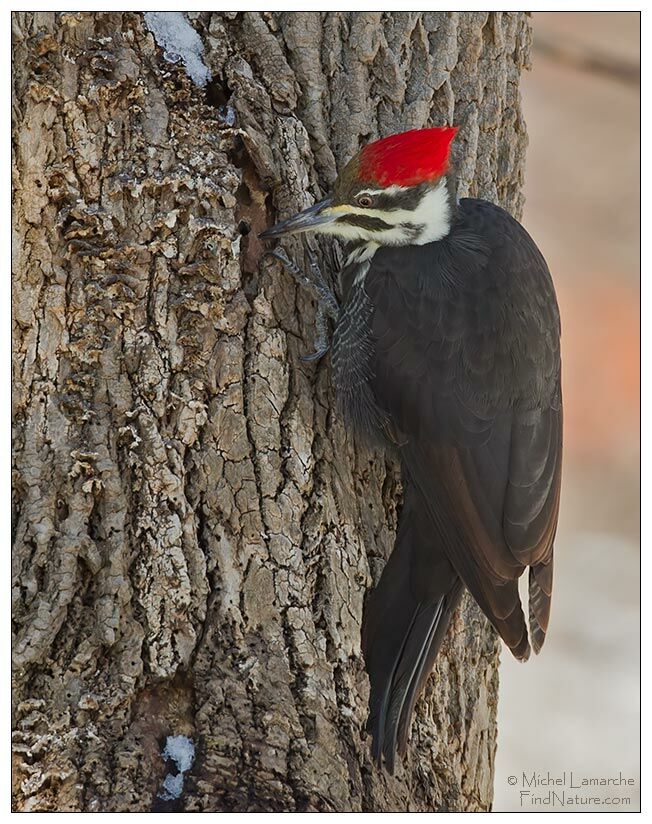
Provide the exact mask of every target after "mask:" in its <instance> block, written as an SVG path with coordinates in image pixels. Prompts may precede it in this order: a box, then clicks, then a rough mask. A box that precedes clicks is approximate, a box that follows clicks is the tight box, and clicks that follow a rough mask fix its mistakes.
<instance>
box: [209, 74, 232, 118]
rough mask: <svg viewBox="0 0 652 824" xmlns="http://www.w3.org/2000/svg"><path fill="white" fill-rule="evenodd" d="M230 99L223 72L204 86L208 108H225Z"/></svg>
mask: <svg viewBox="0 0 652 824" xmlns="http://www.w3.org/2000/svg"><path fill="white" fill-rule="evenodd" d="M230 97H231V89H229V86H228V84H227V82H226V76H225V75H224V73H223V72H222V74H221V75H218V76H216V77H214V78H213V79H212V80H211V81H210V82H209V83H207V84H206V102H207V103H208V105H209V106H215V108H216V109H217V108H220V107H225V106H226V104H227V103H228V101H229V98H230Z"/></svg>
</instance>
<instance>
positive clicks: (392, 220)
mask: <svg viewBox="0 0 652 824" xmlns="http://www.w3.org/2000/svg"><path fill="white" fill-rule="evenodd" d="M456 132H457V128H455V127H437V128H431V129H412V130H411V131H409V132H402V133H401V134H395V135H391V136H390V137H385V138H383V139H382V140H376V141H375V142H374V143H369V144H368V145H367V146H365V147H364V148H363V149H361V150H360V151H359V152H358V154H357V155H356V156H355V157H354V158H352V159H351V160H350V161H349V162H348V163H347V165H346V166H345V167H344V169H343V170H342V172H341V173H340V175H339V177H338V178H337V180H336V181H335V186H334V188H333V193H332V195H331V197H327V198H326V199H325V200H321V201H319V203H315V205H314V206H310V207H309V208H308V209H304V211H303V212H299V214H297V215H295V216H294V217H291V218H289V219H288V220H284V221H283V222H282V223H278V224H276V226H273V227H272V228H271V229H268V230H267V231H265V232H263V233H262V234H261V237H262V238H275V237H281V236H282V235H290V234H296V233H298V232H306V231H311V230H312V231H315V232H322V233H324V234H329V235H335V236H336V237H339V238H341V239H342V240H349V241H357V242H358V243H377V244H379V245H382V246H403V245H407V244H417V245H418V244H423V243H430V242H432V241H435V240H440V239H441V238H442V237H445V236H446V235H447V234H448V231H449V229H450V224H451V218H452V203H453V199H452V194H451V192H450V191H449V187H448V177H447V171H448V167H449V158H450V148H451V142H452V140H453V138H454V137H455V133H456Z"/></svg>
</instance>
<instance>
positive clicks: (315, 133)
mask: <svg viewBox="0 0 652 824" xmlns="http://www.w3.org/2000/svg"><path fill="white" fill-rule="evenodd" d="M190 17H191V20H192V23H193V26H194V27H195V29H196V30H197V31H198V32H199V34H200V36H201V38H202V40H203V43H204V48H205V53H204V60H205V62H206V64H207V65H208V67H209V68H210V70H211V72H212V76H213V80H212V82H211V83H210V84H209V86H208V88H207V90H202V89H200V88H198V87H197V86H196V85H195V84H194V83H193V82H192V81H191V79H190V78H189V77H188V75H187V73H186V71H185V69H184V66H183V65H182V64H181V63H179V62H171V60H170V58H172V60H174V58H173V57H172V56H171V55H169V54H168V55H166V56H164V53H163V50H162V49H161V48H160V47H159V46H158V45H157V44H156V42H155V39H154V37H153V35H152V34H151V33H150V32H149V31H148V29H147V27H146V25H145V22H144V19H143V16H142V15H141V14H138V13H124V14H122V13H64V14H59V13H18V14H14V16H13V25H14V97H13V114H14V131H13V138H14V154H13V161H14V165H13V173H14V179H13V184H14V213H13V221H14V246H13V252H14V258H13V260H14V270H13V271H14V281H13V323H14V327H13V334H14V337H13V356H14V361H13V366H14V392H13V421H14V483H13V492H14V500H13V502H14V549H13V595H14V600H13V618H14V629H15V640H14V647H13V651H14V670H13V675H14V699H15V704H14V728H15V733H14V750H15V756H14V758H15V761H14V766H15V770H14V776H15V783H14V799H15V802H14V803H15V806H16V808H17V809H20V810H122V811H124V810H150V809H171V808H177V809H184V810H408V809H409V810H439V809H450V810H482V809H487V808H489V806H490V804H491V798H492V780H493V758H494V752H495V746H496V724H495V717H496V701H497V683H498V678H497V665H498V645H497V642H496V640H495V636H494V633H493V631H492V630H491V629H490V628H489V626H488V625H487V623H486V621H485V620H484V618H483V617H482V616H481V614H480V613H479V611H478V609H477V608H476V607H475V605H474V604H472V603H471V602H470V601H469V600H468V599H467V600H465V602H464V604H463V606H462V608H461V610H460V611H459V614H458V615H456V617H455V618H454V620H453V624H452V627H451V632H450V633H449V637H448V640H447V641H446V642H445V646H444V649H443V651H442V653H441V655H440V657H439V661H438V664H437V667H436V669H435V672H434V675H433V676H432V677H431V679H430V681H429V684H428V687H427V689H426V691H425V694H424V696H423V698H422V699H421V700H420V701H419V703H418V706H417V709H416V713H415V720H414V723H413V726H412V736H411V743H410V748H409V757H408V758H407V760H406V762H405V764H404V765H403V766H401V767H400V768H399V769H398V771H397V774H396V775H395V776H394V777H391V776H388V775H386V774H383V773H380V772H378V771H377V770H375V769H374V768H373V767H372V765H371V763H370V758H369V753H368V743H369V742H368V739H367V737H366V734H365V732H364V724H365V719H366V704H367V697H368V684H367V680H366V675H365V672H364V667H363V661H362V658H361V654H360V622H361V615H362V608H363V600H364V596H365V592H366V591H367V590H368V589H369V587H371V586H372V584H373V581H374V580H377V578H378V576H379V573H380V570H381V568H382V565H383V563H384V560H385V558H386V557H387V555H388V553H389V552H390V550H391V547H392V541H393V537H394V529H395V525H396V514H397V507H398V506H399V505H400V484H399V481H398V473H397V468H396V466H395V465H394V463H393V462H392V460H391V459H390V458H387V457H385V456H384V455H383V453H382V452H380V451H370V450H369V449H368V448H366V447H365V446H363V445H360V444H356V443H355V442H353V441H352V439H351V438H350V437H349V436H348V435H347V433H346V431H345V429H344V428H343V425H342V422H341V421H340V420H339V419H338V417H337V415H336V414H335V413H334V411H333V409H334V405H333V398H332V392H331V388H330V383H329V365H328V358H326V359H325V360H324V361H323V362H321V363H319V364H306V363H302V362H301V361H300V360H299V356H300V355H301V354H302V353H305V352H306V351H308V349H309V348H310V346H311V344H312V341H313V327H314V315H315V313H314V306H313V304H312V302H311V300H310V299H309V298H307V297H306V296H305V295H304V294H302V293H301V292H299V291H297V289H296V288H295V287H294V285H293V282H292V280H291V279H290V278H289V277H288V276H287V275H286V274H285V273H284V272H282V270H281V269H280V268H279V267H278V265H276V264H272V263H270V262H269V261H267V262H266V261H262V260H261V251H262V249H261V245H260V243H259V242H258V241H257V240H256V232H257V231H259V230H260V229H261V228H262V227H264V226H265V225H267V224H268V223H269V221H270V220H271V219H272V218H273V217H274V216H276V215H280V216H286V215H288V214H290V213H292V212H293V211H295V210H297V209H298V208H300V207H302V206H304V205H306V204H307V203H308V202H309V198H313V197H318V196H320V195H321V194H322V193H324V192H326V191H327V190H328V189H329V186H330V184H331V183H332V182H333V180H334V178H335V176H336V170H337V168H338V167H340V166H341V164H342V163H343V162H345V161H346V160H347V159H348V158H349V157H350V156H351V155H352V154H353V153H354V152H355V151H357V149H358V147H359V146H360V145H361V144H362V143H363V142H366V141H367V140H368V139H372V138H375V137H377V136H382V135H386V134H389V133H392V132H397V131H401V130H403V129H406V128H410V127H417V126H422V125H425V124H427V123H434V124H438V123H444V122H455V123H456V124H459V125H460V126H461V131H460V135H459V138H458V141H457V144H458V150H457V167H458V174H459V181H460V194H461V195H462V196H464V195H466V194H468V193H471V194H474V195H476V194H477V195H480V196H484V197H486V198H488V199H490V200H493V201H495V202H498V203H500V204H502V205H504V206H506V207H507V208H508V209H509V210H510V211H512V212H513V213H515V214H516V215H518V214H519V212H520V208H521V196H520V187H521V182H522V168H523V158H524V150H525V145H526V134H525V128H524V124H523V121H522V118H521V114H520V109H519V93H518V86H519V74H520V72H521V69H522V68H523V66H524V64H525V63H526V62H527V59H528V51H529V21H528V19H527V17H526V16H524V15H521V14H498V13H496V14H487V13H460V14H456V13H390V12H385V13H380V12H379V13H344V12H341V13H316V12H314V13H309V12H306V13H200V14H193V15H191V16H190ZM166 57H167V58H168V59H165V58H166ZM233 114H235V122H234V123H233V122H232V115H233ZM249 230H250V231H249ZM247 232H248V233H247ZM324 248H325V247H324ZM299 250H300V245H299V244H295V245H294V246H293V247H292V248H291V251H292V252H293V253H294V254H295V255H297V254H299ZM180 734H183V735H187V736H189V737H190V738H192V740H193V741H194V743H195V746H196V753H195V760H194V764H193V766H192V769H191V770H190V772H189V773H187V774H186V775H185V781H184V786H183V792H182V794H181V797H180V798H179V799H178V800H177V801H164V800H163V799H161V798H160V797H159V796H160V794H161V788H162V785H163V779H164V776H165V774H166V772H167V771H168V769H169V764H166V762H165V760H164V758H163V757H162V755H161V752H162V750H163V748H164V746H165V741H166V737H167V736H171V735H180Z"/></svg>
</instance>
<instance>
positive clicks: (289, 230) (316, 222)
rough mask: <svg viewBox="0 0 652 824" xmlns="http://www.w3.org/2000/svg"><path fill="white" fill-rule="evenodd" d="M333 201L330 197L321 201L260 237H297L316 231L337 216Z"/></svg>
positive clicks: (267, 230) (266, 231) (264, 238)
mask: <svg viewBox="0 0 652 824" xmlns="http://www.w3.org/2000/svg"><path fill="white" fill-rule="evenodd" d="M331 204H332V200H331V198H330V197H327V198H325V199H324V200H320V201H319V203H315V205H314V206H309V207H308V208H307V209H304V210H303V212H299V214H298V215H294V217H290V218H288V219H287V220H283V221H282V222H281V223H277V224H276V226H272V227H271V229H265V231H264V232H261V233H260V234H259V235H258V237H260V238H262V239H263V240H267V239H268V238H273V237H281V236H282V235H295V234H298V233H299V232H307V231H309V230H310V229H314V228H315V227H316V226H323V225H324V224H326V223H332V222H333V221H334V220H335V218H336V217H337V215H334V214H333V213H332V212H331V210H330V207H331Z"/></svg>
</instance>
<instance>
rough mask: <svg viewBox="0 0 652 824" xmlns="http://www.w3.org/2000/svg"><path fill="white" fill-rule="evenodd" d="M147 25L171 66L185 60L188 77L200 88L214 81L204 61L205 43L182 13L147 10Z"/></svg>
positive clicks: (145, 15)
mask: <svg viewBox="0 0 652 824" xmlns="http://www.w3.org/2000/svg"><path fill="white" fill-rule="evenodd" d="M144 17H145V24H146V25H147V28H148V29H149V30H150V31H151V33H152V34H153V35H154V38H155V40H156V42H157V43H158V44H159V46H160V47H161V48H162V49H163V50H164V52H165V54H164V57H165V59H166V60H167V61H168V62H169V63H178V62H179V60H182V61H183V65H184V66H185V67H186V71H187V72H188V76H189V77H190V79H191V80H192V81H193V83H196V84H197V85H198V86H202V87H203V86H205V85H206V83H207V82H208V81H209V80H210V79H211V73H210V70H209V68H208V67H207V66H206V65H205V63H204V61H203V54H204V44H203V43H202V40H201V37H200V36H199V35H198V34H197V32H196V31H195V29H193V27H192V26H191V25H190V23H189V22H188V20H187V18H186V16H185V14H183V12H180V11H147V12H145V14H144Z"/></svg>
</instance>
